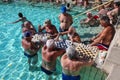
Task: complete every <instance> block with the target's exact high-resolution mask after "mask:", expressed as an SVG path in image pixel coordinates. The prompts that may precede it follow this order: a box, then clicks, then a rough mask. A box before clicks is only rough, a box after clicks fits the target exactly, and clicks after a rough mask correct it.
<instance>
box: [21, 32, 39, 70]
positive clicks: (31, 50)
mask: <svg viewBox="0 0 120 80" xmlns="http://www.w3.org/2000/svg"><path fill="white" fill-rule="evenodd" d="M31 39H32V35H31V32H30V31H26V32H25V33H24V38H23V39H22V47H23V48H24V55H25V56H26V57H28V63H29V69H30V70H31V69H32V68H35V66H36V64H37V62H38V55H37V52H38V50H39V48H40V46H39V45H36V44H35V43H33V42H31Z"/></svg>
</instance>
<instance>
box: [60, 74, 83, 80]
mask: <svg viewBox="0 0 120 80" xmlns="http://www.w3.org/2000/svg"><path fill="white" fill-rule="evenodd" d="M80 78H81V77H80V75H78V76H72V75H66V74H64V73H62V80H80Z"/></svg>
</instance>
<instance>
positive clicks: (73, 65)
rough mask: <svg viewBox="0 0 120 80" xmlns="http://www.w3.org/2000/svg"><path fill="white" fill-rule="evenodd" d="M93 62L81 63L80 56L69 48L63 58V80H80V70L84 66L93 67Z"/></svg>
mask: <svg viewBox="0 0 120 80" xmlns="http://www.w3.org/2000/svg"><path fill="white" fill-rule="evenodd" d="M92 64H93V61H89V62H84V61H80V57H79V54H78V53H77V52H76V51H75V49H74V48H73V47H68V48H67V50H66V53H65V54H64V55H63V56H62V58H61V65H62V80H80V69H81V67H83V66H85V65H86V66H87V65H92Z"/></svg>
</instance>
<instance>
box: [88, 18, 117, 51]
mask: <svg viewBox="0 0 120 80" xmlns="http://www.w3.org/2000/svg"><path fill="white" fill-rule="evenodd" d="M100 24H101V26H103V27H104V29H103V30H102V32H100V33H99V34H98V35H97V36H96V37H94V38H92V39H91V40H92V41H93V42H92V43H91V44H90V45H92V46H98V48H99V49H100V48H101V49H105V50H107V49H108V47H109V45H110V43H111V41H112V39H113V37H114V34H115V29H114V27H113V25H111V24H110V19H109V18H108V17H107V16H103V17H101V19H100ZM102 46H104V47H102Z"/></svg>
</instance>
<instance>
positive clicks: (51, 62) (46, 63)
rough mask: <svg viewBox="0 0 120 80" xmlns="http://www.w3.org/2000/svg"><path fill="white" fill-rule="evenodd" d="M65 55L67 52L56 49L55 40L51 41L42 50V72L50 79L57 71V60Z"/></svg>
mask: <svg viewBox="0 0 120 80" xmlns="http://www.w3.org/2000/svg"><path fill="white" fill-rule="evenodd" d="M63 53H65V50H63V49H58V48H56V47H55V43H54V40H53V39H49V40H47V42H46V45H44V46H43V48H42V66H41V70H42V71H43V72H45V73H46V74H47V75H48V77H49V78H50V77H51V75H52V74H53V73H54V72H55V70H56V59H57V57H58V56H60V55H62V54H63Z"/></svg>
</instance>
